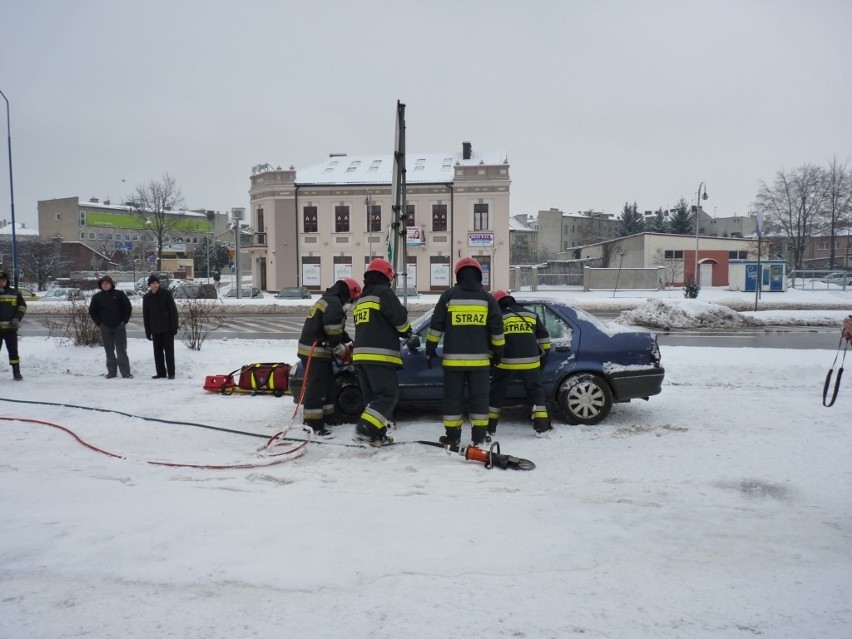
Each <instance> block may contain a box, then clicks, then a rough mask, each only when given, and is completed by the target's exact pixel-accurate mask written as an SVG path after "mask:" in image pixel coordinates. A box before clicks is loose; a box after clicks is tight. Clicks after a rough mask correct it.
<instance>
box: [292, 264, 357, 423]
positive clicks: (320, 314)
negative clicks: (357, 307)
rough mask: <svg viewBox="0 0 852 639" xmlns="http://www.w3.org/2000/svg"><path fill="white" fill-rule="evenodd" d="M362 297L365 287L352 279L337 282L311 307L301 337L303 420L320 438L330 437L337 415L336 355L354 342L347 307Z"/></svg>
mask: <svg viewBox="0 0 852 639" xmlns="http://www.w3.org/2000/svg"><path fill="white" fill-rule="evenodd" d="M360 296H361V285H360V284H358V282H356V281H355V280H353V279H352V278H351V277H347V278H344V279H342V280H337V281H336V282H335V283H334V284H333V285H332V286H331V287H329V288H327V289H326V290H325V293H323V295H322V297H321V298H319V299H318V300H317V301H316V303H315V304H314V305H313V306H311V309H310V310H309V311H308V317H307V319H306V320H305V323H304V325H303V326H302V334H301V335H300V336H299V344H298V347H297V350H296V352H297V354H298V355H299V359H300V360H302V368H303V370H304V371H305V379H304V380H303V381H302V383H303V384H304V385H305V390H304V398H303V404H302V418H303V419H304V421H305V425H306V426H310V427H311V429H313V431H314V433H315V434H316V435H318V436H320V437H330V436H331V431H330V430H328V428H327V427H328V426H334V425H337V424H338V423H340V422H339V421H338V418H337V417H336V416H335V414H334V411H335V406H334V404H335V392H334V366H333V364H332V361H333V357H334V355H337V354H343V353H344V352H345V351H346V345H347V344H349V343H350V342H351V341H352V340H351V338H350V337H349V334H348V333H347V332H346V311H344V310H343V305H344V304H348V303H349V302H354V301H355V300H357V299H358V298H359V297H360Z"/></svg>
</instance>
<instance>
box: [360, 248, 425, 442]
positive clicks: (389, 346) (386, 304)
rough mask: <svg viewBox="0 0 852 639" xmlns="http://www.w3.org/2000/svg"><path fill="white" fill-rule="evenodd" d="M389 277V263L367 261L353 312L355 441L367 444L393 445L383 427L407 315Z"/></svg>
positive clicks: (395, 395)
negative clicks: (359, 404)
mask: <svg viewBox="0 0 852 639" xmlns="http://www.w3.org/2000/svg"><path fill="white" fill-rule="evenodd" d="M394 275H395V274H394V272H393V265H392V264H391V263H390V262H388V261H387V260H386V259H383V258H381V257H377V258H375V259H374V260H373V261H371V262H370V263H369V264H368V265H367V270H366V271H365V272H364V291H363V292H362V294H361V297H360V299H359V300H358V301H357V302H356V304H355V309H354V311H353V313H352V314H353V316H354V318H355V348H354V350H353V351H352V362H353V363H354V364H355V371H356V372H357V373H358V384H359V385H360V387H361V396H362V397H363V399H364V411H363V412H362V413H361V416H360V417H359V418H358V424H357V425H356V426H355V437H356V439H359V440H361V441H365V442H367V443H369V444H370V445H371V446H381V445H382V444H384V443H392V442H393V440H392V439H391V438H390V437H389V436H388V435H387V429H388V424H389V423H390V420H391V419H392V418H393V411H394V409H395V408H396V403H397V400H398V399H399V379H397V372H396V371H397V369H398V368H401V367H402V357H401V356H400V354H399V339H400V337H408V336H409V335H411V324H409V323H408V311H407V310H406V309H405V307H404V306H403V305H402V304H401V303H400V301H399V298H398V297H397V296H396V293H394V291H393V290H392V289H391V288H390V284H391V282H392V281H393V279H394Z"/></svg>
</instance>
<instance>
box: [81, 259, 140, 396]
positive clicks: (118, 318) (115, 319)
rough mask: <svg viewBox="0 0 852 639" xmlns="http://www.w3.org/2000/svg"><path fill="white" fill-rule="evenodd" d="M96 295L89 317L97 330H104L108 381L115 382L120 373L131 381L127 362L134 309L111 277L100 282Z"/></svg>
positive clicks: (128, 362) (90, 307)
mask: <svg viewBox="0 0 852 639" xmlns="http://www.w3.org/2000/svg"><path fill="white" fill-rule="evenodd" d="M98 288H99V289H100V290H99V291H98V292H97V293H95V294H94V295H92V301H91V302H90V303H89V317H91V318H92V321H93V322H94V323H95V326H97V327H98V328H100V329H101V337H102V338H103V342H104V351H106V366H107V374H106V376H107V378H108V379H112V378H113V377H115V376H116V373H117V371H121V376H122V377H124V378H125V379H130V378H131V377H133V375H131V374H130V360H129V359H128V358H127V322H129V321H130V314H131V313H132V312H133V307H132V306H131V304H130V300H129V299H127V294H126V293H125V292H124V291H120V290H118V289H117V288H115V282H114V281H113V279H112V278H111V277H110V276H109V275H104V276H103V277H102V278H101V279H99V280H98Z"/></svg>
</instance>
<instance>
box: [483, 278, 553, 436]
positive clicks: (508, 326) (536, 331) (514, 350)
mask: <svg viewBox="0 0 852 639" xmlns="http://www.w3.org/2000/svg"><path fill="white" fill-rule="evenodd" d="M494 299H495V300H497V304H499V305H500V310H501V311H503V334H504V335H505V337H506V347H505V349H504V350H503V359H502V360H501V361H500V363H498V364H497V365H496V366H495V367H494V368H493V369H492V370H491V373H492V374H491V399H490V401H489V406H488V434H489V435H493V434H494V433H496V432H497V422H498V421H499V420H500V410H501V408H502V407H503V400H504V398H505V397H506V390H507V389H508V388H509V382H511V381H512V378H513V377H515V376H518V377H520V378H521V381H522V382H523V384H524V389H526V392H527V401H528V402H529V403H530V405H531V407H532V422H533V428H534V429H535V432H536V433H539V434H543V433H546V432H547V431H549V430H552V429H553V427H552V426H551V424H550V418H549V417H548V415H547V403H546V401H545V398H544V385H543V383H542V379H541V367H542V365H543V363H544V361H545V359H546V358H547V355H548V353H549V352H550V335H548V333H547V329H546V328H545V327H544V323H543V322H542V321H541V318H539V316H538V315H536V314H535V313H534V312H533V311H531V310H529V309H527V308H524V307H523V306H521V305H519V304H518V303H517V302H516V301H515V298H514V297H512V296H511V295H510V294H509V293H508V292H506V291H497V292H495V293H494Z"/></svg>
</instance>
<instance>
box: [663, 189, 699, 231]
mask: <svg viewBox="0 0 852 639" xmlns="http://www.w3.org/2000/svg"><path fill="white" fill-rule="evenodd" d="M669 233H673V234H675V235H689V234H691V233H695V214H694V213H693V212H692V209H691V207H690V206H689V204H687V202H686V199H685V198H684V197H683V196H681V198H680V199H679V200H678V201H677V204H675V207H674V208H673V209H672V214H671V216H670V217H669Z"/></svg>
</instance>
